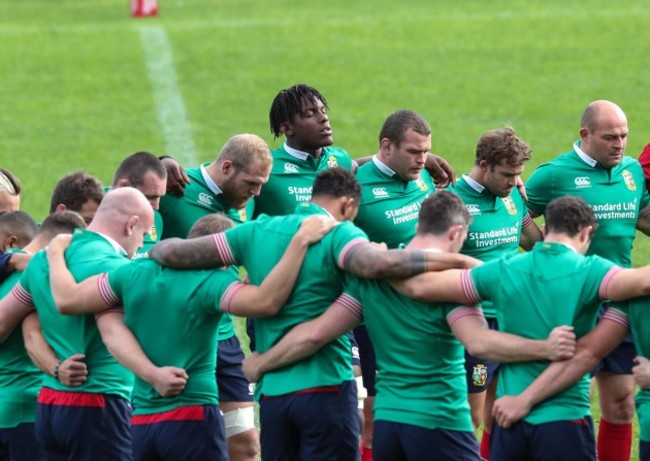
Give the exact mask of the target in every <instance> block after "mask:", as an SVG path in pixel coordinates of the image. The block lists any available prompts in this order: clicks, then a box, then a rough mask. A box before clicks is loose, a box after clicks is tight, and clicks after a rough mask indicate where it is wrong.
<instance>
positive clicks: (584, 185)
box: [573, 176, 591, 189]
mask: <svg viewBox="0 0 650 461" xmlns="http://www.w3.org/2000/svg"><path fill="white" fill-rule="evenodd" d="M573 183H574V184H575V185H576V189H588V188H590V187H591V179H589V177H588V176H578V177H577V178H575V179H574V180H573Z"/></svg>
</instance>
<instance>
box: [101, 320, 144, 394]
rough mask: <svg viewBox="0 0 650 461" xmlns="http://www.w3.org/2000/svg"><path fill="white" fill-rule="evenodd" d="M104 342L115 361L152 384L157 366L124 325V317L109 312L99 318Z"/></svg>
mask: <svg viewBox="0 0 650 461" xmlns="http://www.w3.org/2000/svg"><path fill="white" fill-rule="evenodd" d="M97 328H98V329H99V332H100V334H101V336H102V341H103V342H104V344H105V345H106V348H107V349H108V351H109V352H110V353H111V355H112V356H113V357H115V360H117V361H118V362H119V363H120V364H121V365H122V366H124V367H125V368H128V369H129V370H131V371H132V372H133V373H134V374H135V375H136V376H138V377H139V378H141V379H143V380H144V381H146V382H148V383H150V384H152V377H153V375H154V371H155V369H156V366H155V365H154V364H153V363H152V362H151V361H150V360H149V358H148V357H147V356H146V355H145V353H144V351H143V350H142V347H140V343H138V340H137V339H136V338H135V336H133V333H132V332H131V330H130V329H129V328H128V327H127V326H126V325H125V324H124V315H123V314H122V313H118V312H109V313H105V314H102V315H100V316H98V317H97Z"/></svg>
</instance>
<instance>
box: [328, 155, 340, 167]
mask: <svg viewBox="0 0 650 461" xmlns="http://www.w3.org/2000/svg"><path fill="white" fill-rule="evenodd" d="M327 166H328V167H330V168H335V167H337V166H339V162H337V161H336V157H334V156H333V155H330V156H329V158H328V159H327Z"/></svg>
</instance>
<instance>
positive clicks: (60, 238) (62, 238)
mask: <svg viewBox="0 0 650 461" xmlns="http://www.w3.org/2000/svg"><path fill="white" fill-rule="evenodd" d="M71 241H72V234H59V235H57V236H56V237H54V238H53V239H52V240H50V243H48V244H47V246H46V247H45V251H46V252H47V255H48V256H52V255H56V254H60V253H63V252H65V250H66V249H67V248H68V247H69V246H70V242H71Z"/></svg>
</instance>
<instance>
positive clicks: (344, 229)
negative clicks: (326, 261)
mask: <svg viewBox="0 0 650 461" xmlns="http://www.w3.org/2000/svg"><path fill="white" fill-rule="evenodd" d="M331 232H332V251H333V256H334V258H335V260H336V263H337V265H338V266H339V267H341V268H342V267H343V262H344V261H345V257H346V255H347V254H348V252H349V251H350V250H351V249H352V248H354V247H355V246H357V245H359V244H362V243H366V242H368V236H367V235H366V233H365V232H364V231H362V230H361V229H359V228H358V227H357V226H355V225H354V224H352V223H351V222H349V221H345V222H343V223H341V224H339V225H338V226H336V227H335V228H334V230H332V231H331Z"/></svg>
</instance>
